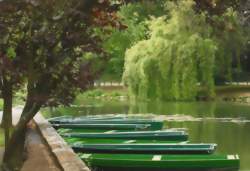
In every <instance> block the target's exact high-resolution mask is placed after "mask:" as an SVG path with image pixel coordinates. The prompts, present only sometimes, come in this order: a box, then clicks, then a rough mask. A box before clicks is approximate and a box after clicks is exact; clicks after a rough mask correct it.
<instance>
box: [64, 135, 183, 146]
mask: <svg viewBox="0 0 250 171" xmlns="http://www.w3.org/2000/svg"><path fill="white" fill-rule="evenodd" d="M64 140H65V141H66V142H67V143H68V144H70V145H78V144H111V143H114V144H117V143H120V144H136V143H140V144H148V143H151V144H152V143H158V144H166V143H168V144H177V143H178V144H186V143H188V141H174V140H172V141H170V140H168V141H164V140H151V139H146V140H142V139H105V138H67V137H64Z"/></svg>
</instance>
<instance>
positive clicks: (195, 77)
mask: <svg viewBox="0 0 250 171" xmlns="http://www.w3.org/2000/svg"><path fill="white" fill-rule="evenodd" d="M193 5H194V3H193V1H191V0H189V1H180V2H179V3H178V4H177V5H176V4H173V3H168V4H167V7H168V9H169V11H170V14H171V18H170V19H169V20H167V16H163V17H160V18H156V19H154V20H152V21H151V22H150V38H149V39H148V40H143V41H140V42H138V43H137V44H136V45H134V46H133V47H132V48H130V49H129V50H127V52H126V59H125V71H124V74H123V80H124V82H125V84H127V85H128V87H129V90H130V94H131V96H132V97H135V98H141V99H162V100H194V99H195V97H196V94H197V91H198V90H197V85H198V84H199V83H200V84H201V85H202V86H203V87H205V89H206V93H207V95H208V96H214V79H213V71H214V63H215V53H216V49H217V46H216V42H215V41H214V40H213V39H211V38H210V37H211V28H210V26H209V25H208V24H207V23H206V16H205V14H196V13H195V11H194V10H193Z"/></svg>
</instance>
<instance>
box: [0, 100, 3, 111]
mask: <svg viewBox="0 0 250 171" xmlns="http://www.w3.org/2000/svg"><path fill="white" fill-rule="evenodd" d="M0 110H3V100H2V99H0Z"/></svg>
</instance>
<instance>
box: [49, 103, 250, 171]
mask: <svg viewBox="0 0 250 171" xmlns="http://www.w3.org/2000/svg"><path fill="white" fill-rule="evenodd" d="M109 113H131V114H133V113H141V114H145V115H146V114H149V113H151V114H154V116H155V117H156V118H158V119H162V120H165V127H166V128H187V131H188V133H189V135H190V141H191V142H197V143H199V142H204V143H217V144H218V149H217V153H226V154H239V155H240V158H241V171H247V170H248V171H249V170H250V133H249V131H250V105H247V104H237V103H229V102H178V103H177V102H175V103H174V102H156V101H151V102H144V103H137V104H129V102H127V101H121V102H119V101H115V102H110V101H101V100H82V101H78V102H77V103H76V105H74V106H72V107H67V108H57V109H54V110H50V111H47V112H45V115H46V117H53V116H60V115H66V114H67V115H75V116H80V115H86V114H109Z"/></svg>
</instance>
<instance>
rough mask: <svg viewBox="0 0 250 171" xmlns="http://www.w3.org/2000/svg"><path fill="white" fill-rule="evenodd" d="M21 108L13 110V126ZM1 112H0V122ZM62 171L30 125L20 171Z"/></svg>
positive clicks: (1, 153)
mask: <svg viewBox="0 0 250 171" xmlns="http://www.w3.org/2000/svg"><path fill="white" fill-rule="evenodd" d="M21 111H22V108H21V107H16V108H15V109H13V119H12V123H13V125H16V123H17V122H18V120H19V118H20V113H21ZM1 120H2V112H1V111H0V121H1ZM3 152H4V148H3V147H0V161H2V156H3ZM60 170H62V169H61V168H60V167H59V165H58V164H57V161H56V160H55V158H54V157H53V156H52V154H51V152H50V150H49V148H48V146H47V144H46V143H45V142H44V140H43V139H42V138H41V136H40V133H39V132H38V131H37V130H36V128H35V125H34V124H30V125H29V128H28V130H27V133H26V140H25V161H24V163H23V167H22V169H21V171H60Z"/></svg>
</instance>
